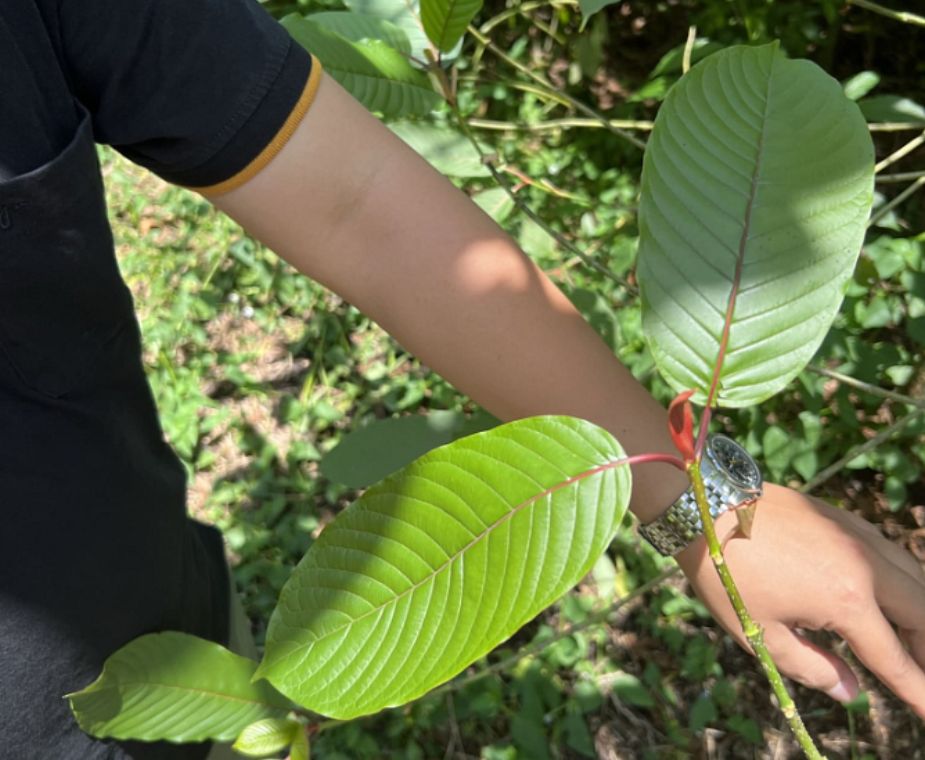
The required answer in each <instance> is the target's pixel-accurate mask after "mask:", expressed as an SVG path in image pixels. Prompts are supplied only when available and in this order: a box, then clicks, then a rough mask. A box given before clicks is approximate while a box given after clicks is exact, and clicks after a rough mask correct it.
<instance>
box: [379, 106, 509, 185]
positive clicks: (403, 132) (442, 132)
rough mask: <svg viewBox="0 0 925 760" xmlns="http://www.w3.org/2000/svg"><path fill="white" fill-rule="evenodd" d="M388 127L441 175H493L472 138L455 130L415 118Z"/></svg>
mask: <svg viewBox="0 0 925 760" xmlns="http://www.w3.org/2000/svg"><path fill="white" fill-rule="evenodd" d="M389 128H390V129H391V130H392V131H393V132H394V133H395V134H396V135H398V136H399V137H400V138H401V139H402V140H404V141H405V142H406V143H407V144H408V145H410V146H411V147H412V148H414V150H415V151H417V152H418V153H419V154H420V155H421V156H422V157H423V158H424V159H426V160H427V162H428V163H430V165H431V166H433V167H434V168H435V169H436V170H437V171H438V172H440V173H441V174H445V175H446V176H448V177H488V176H491V172H490V171H489V170H488V167H487V166H485V164H484V163H483V162H482V157H481V156H480V155H479V152H478V151H477V150H476V149H475V146H474V145H473V144H472V143H471V142H470V141H469V138H467V137H466V136H465V135H463V134H461V133H460V132H457V131H456V130H455V129H450V128H449V127H437V126H434V125H433V124H423V123H421V122H412V121H401V122H397V123H395V124H390V125H389ZM502 192H503V190H502Z"/></svg>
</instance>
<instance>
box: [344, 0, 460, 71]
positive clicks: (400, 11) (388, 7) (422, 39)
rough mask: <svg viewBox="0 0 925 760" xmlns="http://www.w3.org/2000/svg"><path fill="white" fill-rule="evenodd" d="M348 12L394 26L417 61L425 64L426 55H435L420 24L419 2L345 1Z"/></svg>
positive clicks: (448, 57) (387, 0)
mask: <svg viewBox="0 0 925 760" xmlns="http://www.w3.org/2000/svg"><path fill="white" fill-rule="evenodd" d="M344 4H345V5H346V6H347V7H348V8H349V9H350V10H352V11H355V12H357V13H363V14H365V15H367V16H374V17H375V18H381V19H385V20H386V21H388V22H390V23H392V24H395V26H397V27H399V28H400V29H402V30H403V31H404V32H405V34H407V35H408V40H409V41H410V42H411V55H412V57H413V58H415V59H416V60H417V61H419V62H421V63H422V64H423V63H426V62H427V60H428V55H431V56H433V55H436V50H435V49H434V45H433V43H432V42H431V41H430V40H429V39H428V38H427V33H426V32H425V31H424V25H423V23H422V22H421V4H420V2H419V0H345V3H344ZM458 54H459V48H458V47H457V48H456V50H454V51H453V53H452V54H451V55H449V56H443V57H444V59H445V60H450V59H452V58H454V57H455V56H456V55H458Z"/></svg>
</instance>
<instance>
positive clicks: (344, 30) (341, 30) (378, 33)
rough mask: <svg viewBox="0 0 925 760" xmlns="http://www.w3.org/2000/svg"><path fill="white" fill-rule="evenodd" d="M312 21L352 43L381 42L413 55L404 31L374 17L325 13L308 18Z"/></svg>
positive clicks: (358, 14) (339, 12)
mask: <svg viewBox="0 0 925 760" xmlns="http://www.w3.org/2000/svg"><path fill="white" fill-rule="evenodd" d="M307 18H309V19H310V20H311V21H313V22H314V23H316V24H320V25H321V26H323V27H325V28H326V29H330V30H331V31H332V32H335V33H336V34H339V35H340V36H341V37H343V38H345V39H348V40H350V41H351V42H364V41H366V40H381V41H382V42H384V43H385V44H386V45H389V46H390V47H393V48H395V49H396V50H397V51H398V52H399V53H404V54H405V55H411V42H410V41H409V40H408V35H407V34H406V33H405V31H404V30H403V29H400V28H399V27H397V26H395V24H393V23H391V22H389V21H386V20H384V19H381V18H376V17H374V16H366V15H364V14H362V13H352V12H350V11H323V12H322V13H313V14H312V15H311V16H308V17H307Z"/></svg>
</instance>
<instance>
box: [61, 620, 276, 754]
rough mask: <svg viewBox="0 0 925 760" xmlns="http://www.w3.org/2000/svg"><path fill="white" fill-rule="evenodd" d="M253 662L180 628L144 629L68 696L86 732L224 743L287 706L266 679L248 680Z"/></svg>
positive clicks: (104, 736)
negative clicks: (86, 683) (93, 677)
mask: <svg viewBox="0 0 925 760" xmlns="http://www.w3.org/2000/svg"><path fill="white" fill-rule="evenodd" d="M256 669H257V663H255V662H253V661H252V660H248V659H247V658H245V657H239V656H238V655H236V654H234V653H233V652H229V651H228V650H227V649H225V648H224V647H223V646H220V645H219V644H215V643H213V642H211V641H206V640H205V639H200V638H197V637H196V636H190V635H188V634H185V633H178V632H176V631H168V632H166V633H151V634H148V635H146V636H141V637H140V638H137V639H135V640H134V641H131V642H129V643H128V644H126V645H125V646H124V647H122V648H121V649H120V650H118V651H117V652H116V653H115V654H113V655H111V656H110V657H109V659H107V660H106V663H105V664H104V665H103V672H102V674H101V675H100V677H99V678H97V679H96V680H95V681H94V682H93V683H92V684H90V685H89V686H87V687H86V688H85V689H82V690H81V691H78V692H75V693H73V694H68V695H67V698H68V699H69V700H70V703H71V710H72V711H73V713H74V716H75V717H76V718H77V722H78V723H79V724H80V727H81V728H82V729H83V730H84V731H86V732H87V733H88V734H90V735H91V736H96V737H99V738H106V737H111V738H114V739H141V740H142V741H158V740H161V739H165V740H167V741H172V742H198V741H205V740H206V739H213V740H217V741H231V740H232V739H234V738H235V737H236V736H237V735H238V734H239V733H240V732H241V731H242V730H243V729H244V728H245V727H246V726H247V725H249V724H251V723H253V722H254V721H257V720H260V719H262V718H283V717H285V715H286V714H287V713H288V712H289V710H290V709H291V707H292V705H291V703H290V702H289V700H287V699H286V698H285V697H283V696H281V695H280V694H279V693H278V692H277V691H276V690H275V689H273V688H272V687H271V686H270V685H269V684H268V683H266V682H263V681H258V682H256V683H252V682H251V679H252V678H253V675H254V671H255V670H256Z"/></svg>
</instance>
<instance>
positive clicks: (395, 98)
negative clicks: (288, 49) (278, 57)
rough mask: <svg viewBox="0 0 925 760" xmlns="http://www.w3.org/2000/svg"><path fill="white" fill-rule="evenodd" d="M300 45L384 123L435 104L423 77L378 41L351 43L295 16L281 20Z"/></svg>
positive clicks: (430, 108)
mask: <svg viewBox="0 0 925 760" xmlns="http://www.w3.org/2000/svg"><path fill="white" fill-rule="evenodd" d="M281 23H282V25H283V26H284V27H286V29H287V30H288V31H289V33H290V34H291V35H292V37H293V39H295V40H296V41H297V42H298V43H299V44H300V45H302V46H303V47H305V48H306V49H307V50H310V51H311V52H312V53H313V54H314V55H316V56H317V57H318V60H320V61H321V64H322V65H323V66H324V69H325V71H327V72H328V73H329V74H330V75H331V76H332V77H334V78H335V79H336V80H337V81H338V82H340V84H341V85H343V87H344V88H345V89H346V90H347V91H348V92H350V94H351V95H353V96H354V97H355V98H356V99H357V100H359V101H360V102H361V103H362V104H363V105H364V106H366V107H367V108H368V109H369V110H370V111H376V112H379V113H381V114H382V115H383V116H385V117H386V118H397V117H399V116H408V115H415V114H416V115H422V114H426V113H429V112H430V111H431V110H432V109H433V108H434V106H436V105H437V103H438V102H439V101H440V96H439V95H438V94H437V93H436V92H434V90H433V88H432V87H431V85H430V81H429V80H428V79H427V76H426V75H425V74H424V73H422V72H421V71H418V70H417V69H415V68H414V67H413V66H412V65H411V64H410V63H409V62H408V59H407V58H406V57H405V56H404V55H403V54H402V53H400V52H399V51H398V50H396V49H395V48H393V47H391V46H390V45H388V44H386V43H385V42H382V41H381V40H364V41H361V42H353V41H351V40H349V39H347V38H346V37H342V36H341V35H340V34H338V33H336V32H334V31H332V30H331V29H329V28H327V27H326V26H323V25H322V24H320V23H316V22H314V21H312V20H311V19H310V18H305V17H303V16H300V15H299V14H297V13H293V14H291V15H289V16H286V18H284V19H283V20H282V22H281Z"/></svg>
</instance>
